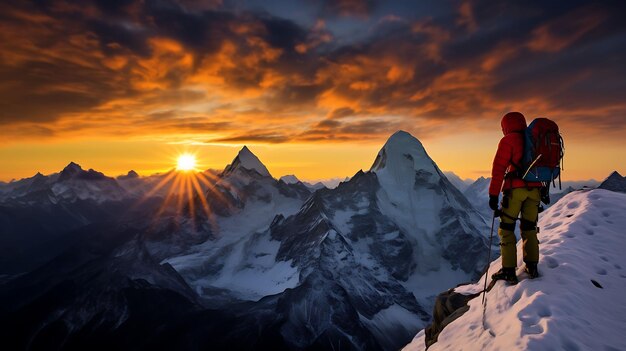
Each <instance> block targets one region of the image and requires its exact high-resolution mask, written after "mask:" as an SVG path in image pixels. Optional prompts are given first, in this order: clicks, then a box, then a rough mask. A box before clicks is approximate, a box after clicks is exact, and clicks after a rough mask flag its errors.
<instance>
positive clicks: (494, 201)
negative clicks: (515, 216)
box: [489, 195, 498, 211]
mask: <svg viewBox="0 0 626 351" xmlns="http://www.w3.org/2000/svg"><path fill="white" fill-rule="evenodd" d="M489 208H491V209H492V210H494V211H497V210H498V195H489Z"/></svg>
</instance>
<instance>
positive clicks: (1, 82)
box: [0, 0, 626, 181]
mask: <svg viewBox="0 0 626 351" xmlns="http://www.w3.org/2000/svg"><path fill="white" fill-rule="evenodd" d="M624 14H626V2H625V1H502V2H498V3H497V4H496V3H495V2H493V1H487V0H471V1H408V0H405V1H376V0H340V1H325V0H303V1H288V0H284V1H272V0H258V1H255V0H247V1H246V0H232V1H230V0H209V1H199V0H177V1H176V0H160V1H150V0H144V1H134V0H93V1H78V0H75V1H71V0H65V1H55V0H48V1H47V0H41V1H3V2H2V3H0V180H2V181H9V180H11V179H13V178H22V177H27V176H32V175H33V174H35V173H36V172H37V171H40V172H42V173H44V174H45V173H52V172H57V171H60V170H61V169H62V168H63V167H64V166H65V165H66V164H68V163H69V162H70V161H75V162H77V163H79V164H81V165H82V166H83V168H94V169H97V170H99V171H102V172H104V173H106V174H108V175H119V174H122V173H126V172H127V171H128V170H130V169H134V170H136V171H137V172H139V173H140V174H142V175H147V174H151V173H154V172H161V171H165V170H167V169H170V168H173V167H174V166H175V165H176V157H177V156H178V155H179V154H180V153H182V152H191V153H195V154H196V155H197V157H198V162H199V164H200V167H201V168H216V169H222V168H223V167H224V166H225V165H226V164H227V163H229V162H230V161H231V160H232V158H233V157H234V156H235V155H236V153H237V151H238V150H239V149H240V148H241V147H242V146H243V145H248V147H249V148H250V149H251V150H252V151H253V152H254V153H255V154H256V155H257V156H259V158H260V159H261V160H262V161H263V162H264V163H265V164H266V165H267V167H268V169H269V170H270V172H271V173H272V174H273V175H274V176H275V177H279V176H281V175H284V174H296V175H297V176H298V177H300V178H301V179H306V180H317V179H326V178H333V177H345V176H351V175H353V174H354V173H355V172H356V171H358V170H359V169H369V167H370V166H371V164H372V162H373V161H374V158H375V156H376V152H377V151H378V150H379V149H380V147H381V146H382V144H383V143H384V142H385V140H386V139H387V138H388V137H389V136H390V135H391V134H392V133H393V132H395V131H396V130H398V129H403V130H406V131H408V132H410V133H412V134H413V135H414V136H416V137H417V138H419V139H420V140H421V141H422V143H423V144H424V146H425V147H426V149H427V151H428V152H429V154H430V156H431V157H432V158H433V159H434V160H435V161H436V162H437V163H438V165H439V167H440V168H441V169H443V170H448V171H453V172H455V173H456V174H458V175H460V176H461V177H463V178H476V177H478V176H481V175H482V176H488V175H489V170H490V166H491V161H492V159H493V155H494V152H495V148H496V146H497V143H498V141H499V138H500V137H501V131H500V118H501V116H502V115H503V114H504V113H506V112H508V111H512V110H517V111H520V112H522V113H523V114H524V115H526V117H527V120H528V121H529V122H530V120H531V119H532V118H535V117H538V116H545V117H549V118H551V119H553V120H555V121H556V122H557V123H559V125H560V127H561V130H562V134H563V136H564V138H565V147H566V156H565V171H564V173H563V175H564V179H567V180H582V179H590V178H595V179H600V180H601V179H603V178H605V177H606V176H607V175H608V174H609V173H610V172H611V171H613V170H618V171H619V172H621V173H622V174H624V173H626V156H625V153H626V21H625V20H624V18H623V17H624Z"/></svg>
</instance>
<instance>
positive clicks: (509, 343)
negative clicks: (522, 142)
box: [404, 189, 626, 351]
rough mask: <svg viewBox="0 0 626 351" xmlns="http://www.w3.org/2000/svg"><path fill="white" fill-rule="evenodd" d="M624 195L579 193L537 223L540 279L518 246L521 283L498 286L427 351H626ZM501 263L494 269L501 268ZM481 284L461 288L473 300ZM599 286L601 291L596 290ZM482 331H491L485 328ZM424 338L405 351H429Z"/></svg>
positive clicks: (473, 302)
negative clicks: (531, 274)
mask: <svg viewBox="0 0 626 351" xmlns="http://www.w3.org/2000/svg"><path fill="white" fill-rule="evenodd" d="M624 213H626V194H620V193H615V192H610V191H606V190H601V189H597V190H591V191H577V192H573V193H571V194H568V195H567V196H565V197H564V198H563V199H562V200H561V201H559V203H557V204H556V205H555V206H553V207H551V208H550V209H549V210H547V211H546V212H545V213H544V214H543V215H542V216H541V219H540V221H539V225H540V227H541V229H542V231H541V233H540V234H539V239H540V241H541V244H540V254H541V256H540V259H539V271H540V273H541V276H540V277H539V278H538V279H536V280H530V279H526V278H527V276H526V274H525V273H523V271H522V268H521V266H523V263H522V262H521V246H520V245H518V259H519V262H518V266H519V267H518V270H517V274H518V277H519V278H520V280H521V281H520V283H519V284H518V285H515V286H508V285H505V283H504V282H498V283H497V284H496V285H495V286H494V288H493V289H492V290H491V291H490V292H489V293H488V294H487V307H486V314H485V317H486V318H485V320H484V324H483V318H482V317H483V306H482V304H481V298H480V297H478V298H475V299H473V300H471V301H470V302H469V306H470V309H469V311H467V312H466V313H465V314H464V315H462V316H461V317H459V318H458V319H456V320H455V321H453V322H452V323H451V324H449V325H448V326H447V327H446V328H445V329H444V330H443V331H442V332H441V334H440V335H439V339H438V341H437V342H436V343H435V344H433V345H432V346H431V347H430V348H429V350H433V351H434V350H626V338H625V337H624V331H626V294H625V293H624V291H626V255H624V251H625V249H626V240H625V239H626V237H625V235H626V232H624V228H625V227H626V216H624ZM500 264H501V262H500V259H499V258H498V259H497V260H495V261H494V262H493V263H492V264H491V267H490V269H489V272H490V274H491V273H493V272H495V271H496V270H497V269H498V268H499V267H500ZM483 282H484V276H483V277H482V278H481V280H480V281H479V282H478V283H476V284H471V285H466V286H462V287H458V288H456V289H455V290H456V292H459V293H463V294H470V293H475V292H479V291H481V290H482V286H483ZM594 282H596V283H594ZM483 325H484V326H485V327H486V328H483ZM424 340H425V334H424V331H421V332H420V333H419V334H417V336H416V337H415V339H414V340H413V342H411V343H410V344H409V345H408V346H406V347H405V348H404V350H423V349H425V343H424Z"/></svg>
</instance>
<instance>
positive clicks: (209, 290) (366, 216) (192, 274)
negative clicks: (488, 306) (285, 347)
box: [166, 132, 486, 349]
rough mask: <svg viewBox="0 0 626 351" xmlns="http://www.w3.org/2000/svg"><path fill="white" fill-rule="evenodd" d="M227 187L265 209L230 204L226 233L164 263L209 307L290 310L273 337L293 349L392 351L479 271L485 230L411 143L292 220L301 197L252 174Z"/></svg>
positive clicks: (322, 194)
mask: <svg viewBox="0 0 626 351" xmlns="http://www.w3.org/2000/svg"><path fill="white" fill-rule="evenodd" d="M246 152H247V151H246ZM233 164H237V163H236V162H233ZM239 164H240V165H241V163H239ZM254 167H255V169H256V168H258V165H255V166H254ZM244 169H245V167H244ZM234 172H235V171H234V170H233V169H232V167H230V168H228V172H224V173H225V174H227V175H231V174H235V173H234ZM242 182H243V183H242ZM224 183H228V184H223V185H221V184H220V183H218V186H224V187H225V189H226V188H227V186H234V187H235V188H236V189H244V187H243V186H242V185H243V184H248V185H249V184H252V183H254V184H256V185H255V186H253V187H251V188H250V189H253V190H255V191H261V192H262V193H265V194H267V195H266V196H262V197H261V198H264V199H266V200H262V199H261V198H260V197H259V195H258V193H256V194H257V195H252V196H251V195H250V194H253V193H251V192H250V190H249V189H248V190H246V191H243V193H241V194H239V195H233V196H232V198H233V199H240V200H241V202H240V203H239V206H238V208H239V211H240V212H233V213H231V214H230V215H229V216H228V217H227V218H226V219H224V220H223V222H222V224H220V225H218V227H219V228H221V230H223V233H224V234H223V235H221V236H216V239H215V240H212V241H207V242H205V243H203V244H200V245H196V246H194V247H191V248H190V249H189V250H188V252H186V253H183V254H180V255H176V256H172V257H169V258H167V259H166V262H168V263H170V264H171V265H172V266H173V267H174V268H175V269H176V270H177V271H178V272H180V274H181V275H182V276H183V277H184V278H185V280H186V281H187V282H188V283H189V284H190V285H191V286H192V287H193V288H194V289H195V290H196V291H197V292H198V293H199V294H200V295H201V296H203V297H204V298H206V299H208V300H213V299H219V300H220V301H224V296H225V295H227V296H230V297H231V299H233V300H231V303H232V302H234V301H236V300H246V301H263V299H265V298H266V297H268V296H270V295H276V296H280V299H281V301H282V303H283V305H284V306H289V309H288V316H287V322H286V323H287V324H286V325H284V326H282V327H281V329H280V332H281V334H283V335H284V336H285V338H286V340H287V342H288V343H289V344H290V345H293V346H294V347H296V348H307V347H311V346H312V345H315V344H316V343H319V342H320V338H321V337H323V336H324V335H335V336H338V335H350V336H351V337H350V338H345V337H341V339H340V340H342V343H347V344H343V345H344V346H346V345H347V346H348V347H350V348H355V349H363V348H366V347H373V348H380V347H382V348H383V349H394V348H397V347H399V346H401V345H402V342H403V340H405V341H408V340H410V338H411V337H412V333H414V332H415V331H417V330H419V329H420V328H422V327H423V326H424V325H425V324H426V322H427V321H428V319H429V318H430V316H429V314H428V312H427V311H430V310H431V308H432V298H433V296H434V294H435V293H436V292H438V290H439V289H441V288H443V287H444V286H448V285H450V284H458V283H460V282H463V281H467V280H468V279H471V278H472V277H476V276H477V275H478V274H479V272H480V271H481V270H482V268H483V267H484V263H485V262H484V260H485V250H486V240H485V237H484V235H485V233H486V230H485V226H486V225H485V223H484V221H483V220H482V219H481V217H480V216H479V214H478V213H477V212H476V211H475V210H474V209H473V207H472V206H471V205H470V204H469V203H468V202H467V200H466V199H465V197H464V196H463V195H462V194H461V193H460V192H459V191H458V190H457V189H456V188H455V187H454V186H453V185H452V184H451V183H450V182H449V181H448V180H447V178H446V177H445V176H444V175H443V173H442V172H441V171H440V170H439V168H438V167H437V166H436V164H435V163H434V162H433V161H432V160H431V159H430V157H429V156H428V154H427V153H426V151H425V150H424V148H423V146H422V145H421V143H420V142H419V141H418V140H417V139H415V138H414V137H413V136H411V135H410V134H408V133H406V132H398V133H396V134H394V135H393V136H391V137H390V139H389V140H388V141H387V143H386V144H385V145H384V147H383V148H382V149H381V151H380V152H379V153H378V156H377V157H376V160H375V162H374V165H373V166H372V169H371V170H370V171H368V172H362V171H359V172H358V173H357V174H356V175H355V176H354V177H352V178H351V179H350V180H349V181H346V182H343V183H341V184H340V185H339V186H338V187H337V188H335V189H327V188H324V189H320V190H317V191H316V192H315V193H314V194H312V195H311V196H310V197H308V199H307V200H306V202H304V203H303V204H302V206H298V208H299V210H296V211H293V210H294V209H295V208H294V207H290V208H291V210H292V212H289V211H287V210H286V209H284V210H281V211H277V209H278V208H280V207H281V206H282V205H281V204H283V203H286V202H287V201H289V202H291V204H292V205H293V201H294V200H295V199H301V197H297V198H293V197H291V198H285V197H284V195H283V197H281V196H279V194H280V187H281V186H284V185H285V184H286V183H285V182H284V181H278V182H276V181H275V180H273V179H272V178H271V177H267V176H263V175H261V174H260V172H257V171H256V170H254V171H253V172H247V171H242V172H240V174H239V176H238V177H236V178H235V179H228V181H226V180H225V181H224ZM296 184H301V183H296ZM272 189H274V190H272ZM275 189H278V193H277V192H276V191H275ZM222 192H223V193H226V191H222ZM228 193H231V194H232V193H237V192H236V191H235V192H233V191H230V190H229V191H228ZM207 194H209V193H207ZM268 201H269V202H268ZM261 202H263V203H261ZM268 204H271V205H269V206H268ZM292 205H290V206H292ZM268 208H272V209H274V211H275V212H276V213H275V215H274V216H271V217H268V214H269V212H268ZM244 218H245V221H244V220H243V219H244ZM270 219H271V220H270ZM268 220H270V222H267V223H265V225H264V226H263V223H264V221H268ZM244 223H245V224H244ZM313 306H315V307H313ZM276 313H278V310H276ZM281 313H287V312H284V311H283V312H281ZM312 321H315V323H313V322H312ZM339 321H342V322H339ZM325 342H326V341H324V343H325ZM324 345H326V346H327V347H330V345H328V344H324ZM368 345H369V346H368Z"/></svg>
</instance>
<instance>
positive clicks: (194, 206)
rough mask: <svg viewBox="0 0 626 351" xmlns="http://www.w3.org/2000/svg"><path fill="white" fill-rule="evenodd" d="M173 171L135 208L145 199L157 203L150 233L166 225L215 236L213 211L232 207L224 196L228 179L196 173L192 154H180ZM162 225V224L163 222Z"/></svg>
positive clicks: (194, 158) (139, 202)
mask: <svg viewBox="0 0 626 351" xmlns="http://www.w3.org/2000/svg"><path fill="white" fill-rule="evenodd" d="M176 161H177V162H176V168H175V169H172V170H170V171H169V172H167V173H164V174H163V175H162V176H160V177H161V179H160V180H158V181H155V182H154V183H155V185H154V186H152V187H151V189H150V190H149V191H148V192H146V193H145V195H144V196H142V198H141V199H139V201H138V203H137V205H139V204H141V203H144V202H145V201H147V200H148V199H159V198H161V199H162V200H160V203H159V205H158V208H157V209H156V211H155V213H154V215H153V216H152V223H153V225H152V229H151V230H150V231H151V232H154V231H155V230H157V231H158V228H157V227H158V226H159V225H161V224H163V223H167V224H173V225H175V226H176V227H177V228H180V227H182V226H185V228H187V229H189V230H191V231H193V232H202V231H209V232H211V233H212V234H213V235H216V234H217V232H218V228H217V223H216V219H215V211H214V208H215V207H216V206H220V208H222V209H223V208H226V209H230V208H231V207H232V204H231V202H230V201H228V200H227V199H226V197H225V196H224V194H223V192H224V191H225V189H229V188H230V185H229V182H228V180H227V179H225V178H223V177H222V176H221V175H216V174H215V173H214V172H211V171H199V170H198V169H197V160H196V157H195V155H194V154H190V153H183V154H181V155H180V156H179V157H178V158H177V159H176ZM164 221H165V222H164Z"/></svg>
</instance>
